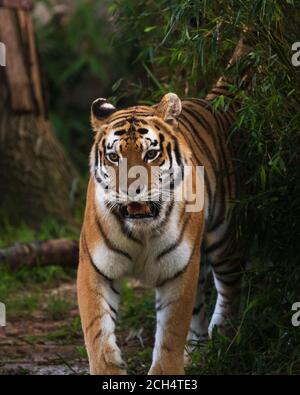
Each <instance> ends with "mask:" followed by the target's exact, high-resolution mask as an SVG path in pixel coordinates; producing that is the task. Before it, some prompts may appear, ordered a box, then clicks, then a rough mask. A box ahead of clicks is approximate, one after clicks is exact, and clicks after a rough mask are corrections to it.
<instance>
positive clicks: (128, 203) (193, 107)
mask: <svg viewBox="0 0 300 395" xmlns="http://www.w3.org/2000/svg"><path fill="white" fill-rule="evenodd" d="M249 52H250V48H249V46H248V44H247V43H246V42H245V41H243V40H242V39H241V40H240V42H239V45H238V46H237V49H236V51H235V52H234V55H233V56H232V58H231V60H230V62H229V64H231V65H232V64H234V63H235V62H237V61H238V60H239V59H240V58H241V57H242V56H245V55H247V54H248V53H249ZM221 95H223V96H225V97H227V98H228V99H229V100H231V104H230V105H229V107H228V109H227V110H226V111H222V110H218V111H216V110H215V107H214V105H213V103H214V101H215V100H216V99H217V98H218V97H220V96H221ZM237 109H238V103H237V102H236V101H235V100H234V98H233V97H232V93H231V91H230V89H229V87H228V80H227V79H226V78H225V77H221V78H219V80H218V81H217V83H216V84H215V85H214V87H213V88H212V89H211V91H210V92H209V93H208V94H207V96H206V97H205V98H204V99H201V98H188V99H184V100H181V99H180V98H179V97H178V95H177V94H175V93H167V94H165V95H164V96H163V97H162V99H161V101H160V102H159V103H158V104H155V105H153V106H150V105H136V106H133V107H129V108H126V109H121V110H117V109H116V107H115V106H114V105H112V104H111V103H109V101H108V100H106V99H103V98H99V99H96V100H95V101H94V102H93V103H92V106H91V125H92V129H93V130H94V132H95V137H94V144H93V146H92V149H91V153H90V180H89V183H88V189H87V198H86V208H85V214H84V221H83V225H82V231H81V236H80V258H79V266H78V279H77V290H78V303H79V310H80V316H81V322H82V328H83V333H84V339H85V345H86V349H87V354H88V359H89V366H90V373H91V374H94V375H119V374H120V375H121V374H126V373H127V372H126V364H125V362H124V361H123V359H122V355H121V351H120V348H119V347H118V345H117V339H116V334H115V329H116V323H117V319H118V308H119V303H120V292H121V281H122V279H124V278H125V277H132V278H134V279H137V280H139V281H140V282H141V283H142V284H144V285H145V286H148V287H152V288H155V307H156V317H157V324H156V333H155V341H154V348H153V355H152V363H151V367H150V370H149V372H148V374H151V375H166V374H170V375H173V374H174V375H180V374H184V372H185V365H186V359H187V350H188V352H189V350H193V344H196V343H197V342H199V341H203V340H206V339H207V338H208V337H209V336H212V333H213V330H214V328H220V329H222V328H224V324H225V321H226V320H227V319H228V318H230V317H231V316H232V315H233V314H234V311H235V307H234V305H235V303H234V302H235V300H236V298H237V296H238V295H239V293H240V288H241V287H240V285H241V278H242V272H243V261H242V259H241V258H240V257H239V254H238V253H237V251H238V239H237V232H236V231H235V229H233V225H232V224H233V221H232V207H231V201H232V200H233V199H235V198H236V197H237V194H238V189H239V178H238V176H237V174H236V172H235V169H234V164H233V160H232V158H233V151H232V149H233V147H231V145H230V142H228V139H227V137H228V130H229V129H230V127H231V126H232V125H233V123H234V122H235V121H236V119H237ZM124 161H126V163H127V166H128V169H131V168H133V167H134V166H139V168H141V169H143V170H144V171H145V174H146V175H150V173H151V172H152V170H153V169H154V168H156V169H158V177H157V178H156V181H155V182H154V183H152V182H149V179H147V180H146V181H143V182H142V183H140V184H139V185H138V186H137V184H134V182H135V181H136V180H134V181H132V178H130V177H128V183H129V186H132V187H133V188H131V192H130V193H129V189H124V188H123V186H122V185H121V184H123V183H122V182H121V181H120V174H121V164H122V163H123V162H124ZM198 166H203V167H204V175H203V190H202V193H203V197H204V199H203V206H202V207H201V209H200V210H190V211H189V210H187V209H186V207H187V201H186V199H185V198H184V197H183V198H182V199H175V191H176V190H177V189H178V188H179V187H180V186H181V185H182V183H183V178H184V176H183V173H184V171H185V169H186V168H191V169H192V172H191V173H190V174H192V175H190V180H191V189H192V192H193V194H194V195H195V191H196V181H197V180H196V178H197V172H196V168H197V167H198ZM110 170H113V172H114V174H115V177H114V176H113V175H112V174H113V172H112V171H110ZM170 174H171V176H170ZM167 176H168V181H166V179H167ZM122 177H124V174H123V176H122ZM122 177H121V179H122ZM130 180H131V182H130ZM164 183H165V184H164ZM162 184H164V185H168V186H169V188H170V193H169V199H162V195H163V193H161V191H160V190H159V186H161V185H162ZM112 186H113V187H112ZM132 191H133V192H132ZM150 192H151V194H150ZM152 192H153V193H152ZM153 196H154V198H153ZM138 197H140V198H138ZM151 198H153V200H151ZM200 262H201V265H200ZM200 269H201V270H200ZM209 273H212V275H213V280H214V285H215V288H216V291H217V299H216V304H215V308H214V312H213V314H212V318H211V320H210V323H209V324H208V320H207V317H206V314H205V287H206V282H207V278H208V274H209ZM186 345H188V347H189V348H187V347H186Z"/></svg>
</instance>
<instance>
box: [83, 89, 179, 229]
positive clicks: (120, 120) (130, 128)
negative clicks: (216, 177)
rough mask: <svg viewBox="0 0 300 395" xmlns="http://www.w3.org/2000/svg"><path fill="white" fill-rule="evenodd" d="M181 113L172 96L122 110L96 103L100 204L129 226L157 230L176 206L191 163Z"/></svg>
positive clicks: (93, 162)
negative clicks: (181, 130) (177, 193)
mask: <svg viewBox="0 0 300 395" xmlns="http://www.w3.org/2000/svg"><path fill="white" fill-rule="evenodd" d="M181 109H182V105H181V101H180V99H179V97H178V96H177V95H175V94H174V93H169V94H166V95H165V96H164V97H163V98H162V100H161V102H160V103H159V104H157V105H154V106H135V107H130V108H128V109H125V110H120V111H117V109H116V108H115V107H114V106H113V105H112V104H110V103H108V102H107V100H106V99H97V100H95V101H94V102H93V104H92V107H91V124H92V127H93V130H94V131H95V133H96V135H95V142H94V145H93V148H92V151H91V155H90V169H91V174H92V177H94V179H95V183H96V200H97V202H98V204H100V205H101V207H102V208H103V209H105V210H107V211H109V212H111V213H113V214H114V215H117V216H118V218H119V219H121V220H122V221H123V222H124V223H126V225H127V226H128V227H130V228H133V227H134V228H140V227H141V226H148V227H149V226H150V227H157V226H158V225H159V223H160V222H161V221H164V220H166V218H167V216H168V215H169V213H170V211H171V210H172V208H173V206H174V191H175V190H176V188H177V187H179V186H180V184H181V182H182V178H183V172H184V170H183V169H184V166H185V164H186V159H187V153H186V151H185V150H183V149H182V147H184V146H185V145H186V143H185V141H184V140H182V139H183V137H182V136H181V135H180V133H179V132H178V130H177V129H178V122H177V118H178V117H179V115H180V113H181Z"/></svg>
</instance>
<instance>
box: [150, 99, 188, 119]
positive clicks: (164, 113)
mask: <svg viewBox="0 0 300 395" xmlns="http://www.w3.org/2000/svg"><path fill="white" fill-rule="evenodd" d="M154 108H155V110H156V113H157V115H158V116H159V117H161V118H162V119H163V120H164V121H165V122H168V123H171V124H172V123H173V122H176V118H177V117H178V116H179V115H180V113H181V110H182V104H181V100H180V99H179V97H178V96H177V95H176V94H175V93H167V94H166V95H164V96H163V98H162V99H161V101H160V103H158V104H157V105H155V106H154Z"/></svg>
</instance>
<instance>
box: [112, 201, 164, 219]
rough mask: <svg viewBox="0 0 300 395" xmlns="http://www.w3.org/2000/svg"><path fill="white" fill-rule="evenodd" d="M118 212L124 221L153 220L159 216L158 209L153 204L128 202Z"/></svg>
mask: <svg viewBox="0 0 300 395" xmlns="http://www.w3.org/2000/svg"><path fill="white" fill-rule="evenodd" d="M119 211H120V214H121V216H122V217H123V218H124V219H126V220H141V219H155V218H156V217H157V216H158V215H159V208H158V207H157V205H156V204H154V203H153V202H130V203H128V204H125V205H122V206H121V207H120V209H119Z"/></svg>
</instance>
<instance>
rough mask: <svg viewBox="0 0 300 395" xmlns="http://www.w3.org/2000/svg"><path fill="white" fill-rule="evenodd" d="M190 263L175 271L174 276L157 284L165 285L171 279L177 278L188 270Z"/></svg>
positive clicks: (159, 285)
mask: <svg viewBox="0 0 300 395" xmlns="http://www.w3.org/2000/svg"><path fill="white" fill-rule="evenodd" d="M188 265H189V264H187V265H186V266H185V267H184V268H183V269H181V270H179V271H178V272H177V273H175V274H174V275H173V276H172V277H170V278H167V279H165V280H164V281H162V282H161V283H159V284H158V285H156V287H163V286H164V285H165V284H166V283H168V282H169V281H172V280H175V279H176V278H178V277H179V276H181V275H182V274H183V273H185V272H186V269H187V267H188Z"/></svg>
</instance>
